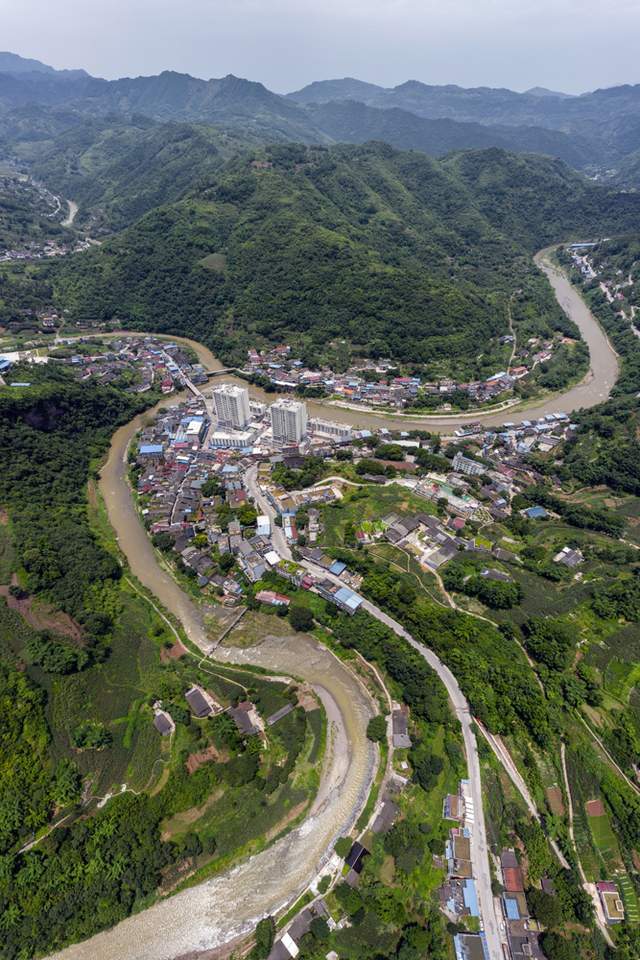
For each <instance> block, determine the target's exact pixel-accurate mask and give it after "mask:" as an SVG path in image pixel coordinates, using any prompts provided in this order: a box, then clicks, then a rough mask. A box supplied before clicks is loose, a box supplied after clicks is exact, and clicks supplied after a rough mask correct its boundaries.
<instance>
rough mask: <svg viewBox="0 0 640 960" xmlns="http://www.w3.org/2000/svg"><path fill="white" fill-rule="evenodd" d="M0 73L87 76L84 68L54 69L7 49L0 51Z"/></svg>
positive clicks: (69, 76)
mask: <svg viewBox="0 0 640 960" xmlns="http://www.w3.org/2000/svg"><path fill="white" fill-rule="evenodd" d="M0 73H9V74H11V75H12V76H17V75H19V74H26V73H46V74H47V75H49V76H52V77H53V76H58V77H67V78H74V77H88V76H89V74H88V73H87V71H86V70H56V69H55V67H50V66H49V64H47V63H42V61H41V60H33V59H31V58H30V57H21V56H20V55H19V54H17V53H11V52H10V51H9V50H2V51H0Z"/></svg>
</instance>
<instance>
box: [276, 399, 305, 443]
mask: <svg viewBox="0 0 640 960" xmlns="http://www.w3.org/2000/svg"><path fill="white" fill-rule="evenodd" d="M271 429H272V431H273V439H274V440H275V441H276V442H278V443H300V441H301V440H303V439H304V437H305V436H306V433H307V405H306V403H301V402H300V401H299V400H290V399H289V398H288V397H282V398H281V399H280V400H276V402H275V403H272V404H271Z"/></svg>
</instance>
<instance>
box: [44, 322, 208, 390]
mask: <svg viewBox="0 0 640 960" xmlns="http://www.w3.org/2000/svg"><path fill="white" fill-rule="evenodd" d="M81 342H82V341H78V340H77V339H71V338H70V339H67V340H64V339H62V340H60V341H59V346H61V347H66V348H67V351H66V352H68V348H71V349H72V350H73V349H74V348H75V349H77V347H78V345H79V343H81ZM87 346H89V347H94V346H95V352H93V351H92V352H87V349H86V348H87ZM50 359H51V360H55V362H56V363H61V364H64V365H66V366H68V367H70V369H71V370H72V372H73V373H74V375H75V376H76V377H77V378H78V379H79V380H82V381H84V380H96V381H98V382H99V383H101V384H107V383H113V382H114V381H120V382H121V381H122V379H123V378H129V379H130V380H131V383H130V386H129V387H128V388H127V389H129V390H130V391H131V392H134V393H145V392H146V391H148V390H151V389H156V390H158V391H159V392H161V393H163V394H169V393H172V392H173V391H174V389H180V388H182V387H183V386H184V384H185V382H186V381H187V380H189V381H191V382H192V383H196V384H198V383H206V382H207V375H206V373H205V371H204V368H203V367H202V365H201V364H199V363H194V362H192V360H191V359H190V358H189V357H188V356H187V354H186V353H185V351H184V349H183V348H182V347H181V346H180V345H179V344H177V343H171V342H168V341H164V340H160V339H157V338H155V337H129V336H127V337H121V338H113V339H109V340H102V341H99V342H95V341H93V340H91V339H88V340H86V341H85V342H84V345H83V350H82V351H78V352H77V353H74V354H72V355H71V356H64V357H56V355H55V353H54V354H52V355H51V357H50Z"/></svg>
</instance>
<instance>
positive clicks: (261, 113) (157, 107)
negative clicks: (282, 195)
mask: <svg viewBox="0 0 640 960" xmlns="http://www.w3.org/2000/svg"><path fill="white" fill-rule="evenodd" d="M32 104H39V105H42V106H48V107H52V106H71V107H73V108H74V109H75V110H78V111H80V112H82V113H86V114H90V115H92V116H108V115H110V114H118V115H120V116H121V117H122V116H124V117H132V116H134V115H136V114H142V115H143V116H147V117H153V118H154V119H157V120H163V121H166V120H182V121H185V120H186V121H205V122H207V123H216V124H226V125H229V126H236V127H237V126H248V127H250V128H251V130H252V131H254V132H256V133H258V132H260V133H262V135H263V136H264V137H265V138H266V139H277V140H282V139H285V140H302V141H304V142H310V141H313V142H322V141H323V140H324V139H325V138H324V136H323V134H322V132H321V131H319V130H316V129H315V128H314V126H313V124H312V122H311V121H310V119H309V117H308V116H307V115H306V113H305V112H304V110H302V109H301V108H300V107H298V106H297V105H296V104H295V103H292V102H291V101H289V100H287V99H286V98H285V97H280V96H278V95H277V94H275V93H271V92H270V91H269V90H267V88H266V87H264V86H263V85H262V84H261V83H253V82H251V81H249V80H243V79H241V78H239V77H234V76H232V75H229V76H227V77H222V78H221V79H219V80H200V79H198V78H196V77H191V76H189V75H188V74H184V73H175V72H173V71H169V70H166V71H164V72H163V73H161V74H159V75H158V76H154V77H135V78H130V77H124V78H122V79H120V80H100V79H97V78H95V77H90V76H88V75H87V76H81V77H75V78H69V79H67V78H63V79H61V78H60V76H59V75H57V74H54V75H50V74H42V73H29V74H25V75H23V76H20V77H18V76H15V75H12V74H7V73H0V110H2V109H4V111H8V110H11V109H13V108H15V107H24V106H27V105H32Z"/></svg>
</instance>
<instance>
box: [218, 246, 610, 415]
mask: <svg viewBox="0 0 640 960" xmlns="http://www.w3.org/2000/svg"><path fill="white" fill-rule="evenodd" d="M553 249H554V248H553V247H548V248H546V249H544V250H541V251H540V252H539V253H538V254H536V257H535V262H536V264H537V265H538V267H539V268H540V269H541V270H542V271H543V273H544V274H545V275H546V277H547V279H548V280H549V283H550V284H551V286H552V288H553V292H554V294H555V296H556V299H557V301H558V303H559V304H560V306H561V307H562V309H563V310H564V312H565V313H566V314H567V316H568V317H569V318H570V319H571V320H573V322H574V323H575V324H576V326H577V327H578V329H579V330H580V333H581V334H582V337H583V338H584V341H585V343H586V344H587V346H588V347H589V356H590V363H589V371H588V372H587V375H586V376H585V377H584V379H583V380H582V381H581V382H580V383H578V384H576V385H575V386H573V387H570V388H569V389H568V390H567V391H566V392H565V393H563V394H559V395H556V396H552V397H548V398H546V399H545V400H539V401H537V402H536V401H532V402H531V404H529V405H527V404H519V405H517V406H513V407H507V408H506V409H504V410H501V411H498V412H495V411H494V412H487V413H482V412H480V411H478V410H475V411H467V412H466V413H458V414H449V415H445V416H439V415H437V414H436V415H432V414H424V415H419V414H416V415H411V414H398V413H389V414H385V413H371V412H368V411H366V410H359V409H358V408H357V407H355V406H352V407H350V408H346V407H341V406H337V405H336V404H334V403H330V402H328V401H326V400H325V401H323V400H307V401H306V403H307V409H308V411H309V416H310V417H324V418H325V419H330V420H337V421H339V422H340V423H350V424H351V425H352V426H354V427H359V428H361V429H376V428H381V427H386V429H388V430H389V429H396V430H410V429H412V428H415V429H420V428H422V429H423V430H431V431H432V432H433V433H452V432H453V431H454V430H455V429H456V428H457V427H459V426H460V425H461V424H462V423H469V422H470V421H474V422H479V423H482V424H484V426H487V427H498V426H501V425H502V424H503V423H505V422H506V421H514V422H518V421H520V420H523V419H525V418H526V419H528V420H536V419H538V418H539V417H544V416H545V414H548V413H572V412H573V411H574V410H580V409H581V408H583V407H584V408H587V407H594V406H596V404H598V403H603V402H604V401H605V400H606V399H607V397H608V396H609V394H610V393H611V389H612V387H613V385H614V384H615V382H616V380H617V378H618V373H619V364H618V357H617V354H616V353H615V351H614V349H613V347H612V346H611V344H610V343H609V340H608V339H607V336H606V334H605V333H604V331H603V329H602V327H601V326H600V324H599V323H598V321H597V320H596V318H595V317H594V315H593V314H592V313H591V311H590V310H589V308H588V306H587V304H586V303H585V301H584V300H583V299H582V297H581V296H580V293H579V292H578V291H577V289H576V288H575V287H574V286H572V284H571V283H570V282H569V280H568V279H567V276H566V275H565V274H564V273H563V271H562V270H560V269H559V267H557V266H555V265H554V263H553V262H552V259H551V253H552V250H553ZM207 354H208V355H209V364H208V369H209V370H212V371H215V370H221V369H223V365H222V364H221V363H220V361H219V360H218V359H217V358H216V357H213V355H212V354H211V353H210V351H207ZM211 359H213V364H211ZM201 362H202V363H205V362H206V361H205V359H204V357H203V359H202V361H201ZM224 379H225V380H227V379H228V380H232V381H233V382H235V383H241V384H244V385H245V386H247V384H246V382H245V381H243V380H241V379H240V378H238V377H234V376H231V375H225V377H224ZM249 392H250V394H251V396H252V397H254V398H255V399H256V400H262V402H263V403H272V402H273V400H274V399H275V397H276V395H275V394H273V393H265V391H264V390H260V389H259V388H258V387H254V386H249Z"/></svg>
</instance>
